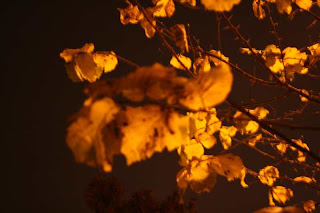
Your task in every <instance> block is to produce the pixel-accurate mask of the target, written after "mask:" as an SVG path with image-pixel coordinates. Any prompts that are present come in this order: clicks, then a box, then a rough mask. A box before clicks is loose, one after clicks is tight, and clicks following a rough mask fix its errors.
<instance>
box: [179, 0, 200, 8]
mask: <svg viewBox="0 0 320 213" xmlns="http://www.w3.org/2000/svg"><path fill="white" fill-rule="evenodd" d="M177 2H179V3H181V4H187V5H190V6H192V7H195V6H196V4H197V1H196V0H177Z"/></svg>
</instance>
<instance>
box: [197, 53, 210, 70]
mask: <svg viewBox="0 0 320 213" xmlns="http://www.w3.org/2000/svg"><path fill="white" fill-rule="evenodd" d="M210 69H211V65H210V62H209V58H208V56H205V57H199V58H197V59H196V60H195V61H194V63H193V72H194V73H198V74H199V73H202V72H208V71H210Z"/></svg>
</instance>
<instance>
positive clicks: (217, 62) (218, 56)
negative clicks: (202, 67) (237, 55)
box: [209, 50, 229, 66]
mask: <svg viewBox="0 0 320 213" xmlns="http://www.w3.org/2000/svg"><path fill="white" fill-rule="evenodd" d="M209 53H210V54H211V55H214V56H215V57H214V56H209V59H210V61H212V62H213V63H214V65H216V66H219V65H221V64H224V63H225V62H223V61H222V60H224V61H229V58H228V57H226V56H224V55H223V54H222V53H221V52H220V51H217V50H210V51H209ZM220 59H222V60H220Z"/></svg>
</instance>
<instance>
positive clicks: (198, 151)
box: [177, 139, 204, 163]
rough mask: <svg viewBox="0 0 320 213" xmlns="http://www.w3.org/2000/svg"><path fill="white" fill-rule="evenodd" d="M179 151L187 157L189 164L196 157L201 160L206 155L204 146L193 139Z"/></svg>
mask: <svg viewBox="0 0 320 213" xmlns="http://www.w3.org/2000/svg"><path fill="white" fill-rule="evenodd" d="M177 151H178V154H179V155H183V157H186V160H187V163H188V162H189V161H190V160H192V159H193V158H194V157H196V158H199V159H200V158H201V156H202V155H203V154H204V148H203V146H202V144H201V143H198V142H197V141H196V140H195V139H192V140H190V142H188V143H187V144H185V145H182V146H181V147H180V148H179V149H178V150H177ZM183 160H184V159H183Z"/></svg>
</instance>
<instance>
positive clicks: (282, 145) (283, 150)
mask: <svg viewBox="0 0 320 213" xmlns="http://www.w3.org/2000/svg"><path fill="white" fill-rule="evenodd" d="M287 147H288V145H287V144H285V143H281V142H280V143H279V144H278V145H277V146H276V148H277V149H278V150H279V152H281V153H282V154H284V153H286V150H287Z"/></svg>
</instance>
